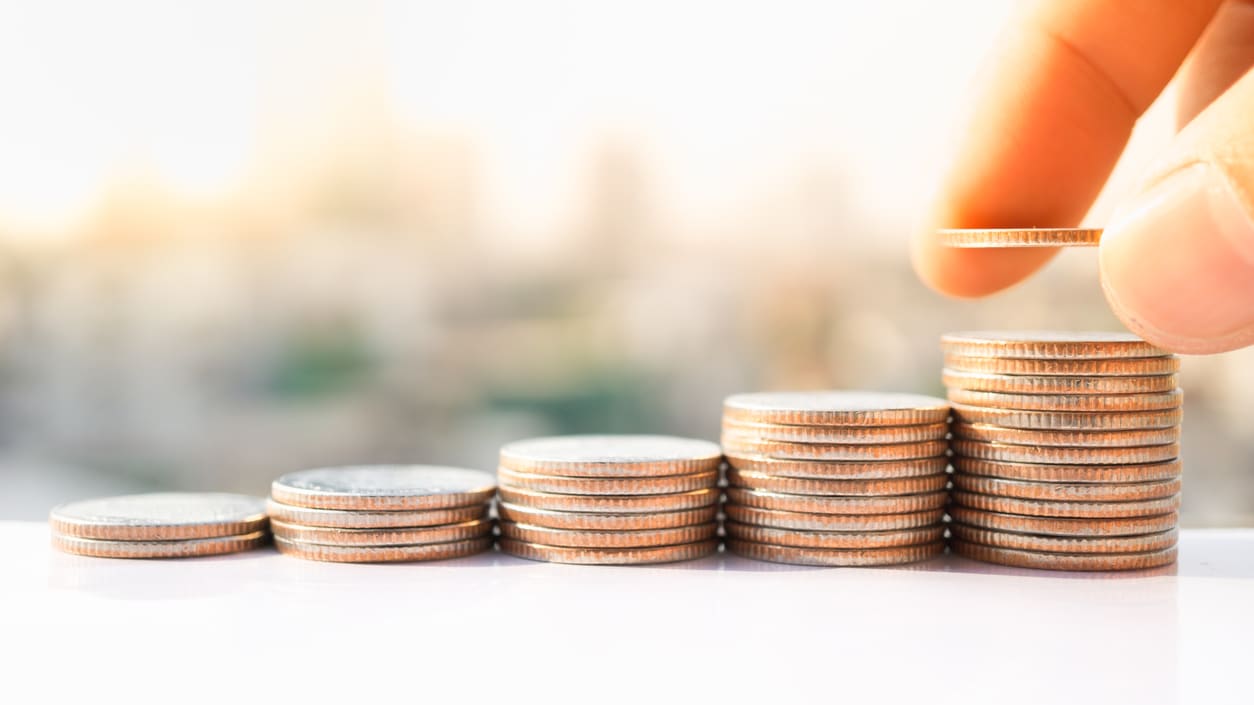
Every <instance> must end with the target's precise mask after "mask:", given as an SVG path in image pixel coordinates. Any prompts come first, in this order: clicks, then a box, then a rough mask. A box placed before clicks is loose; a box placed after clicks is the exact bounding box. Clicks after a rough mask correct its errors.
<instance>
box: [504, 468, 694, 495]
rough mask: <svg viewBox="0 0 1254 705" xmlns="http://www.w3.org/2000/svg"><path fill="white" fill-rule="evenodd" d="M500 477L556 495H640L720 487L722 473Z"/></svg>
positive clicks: (506, 482)
mask: <svg viewBox="0 0 1254 705" xmlns="http://www.w3.org/2000/svg"><path fill="white" fill-rule="evenodd" d="M496 476H497V478H498V479H499V480H500V483H501V484H502V485H506V486H509V487H515V488H518V489H522V490H535V491H537V492H553V493H555V494H583V495H639V494H674V493H676V492H691V491H692V490H699V489H702V488H704V487H714V486H715V485H717V484H718V471H717V470H710V471H707V472H698V473H693V474H691V475H665V476H660V477H559V476H557V475H535V474H532V473H524V472H515V471H513V470H510V469H509V468H499V469H498V470H497V471H496Z"/></svg>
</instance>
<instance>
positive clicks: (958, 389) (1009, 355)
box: [941, 332, 1182, 570]
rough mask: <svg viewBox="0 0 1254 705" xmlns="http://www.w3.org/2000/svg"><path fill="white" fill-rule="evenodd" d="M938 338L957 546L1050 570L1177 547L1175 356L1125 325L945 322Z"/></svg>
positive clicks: (1169, 554) (1122, 560) (1159, 554)
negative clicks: (966, 328)
mask: <svg viewBox="0 0 1254 705" xmlns="http://www.w3.org/2000/svg"><path fill="white" fill-rule="evenodd" d="M941 345H942V348H943V349H944V352H945V371H944V373H943V374H944V382H945V386H947V387H948V388H949V399H950V401H951V402H952V404H953V418H954V423H953V426H952V433H953V440H952V449H953V456H954V457H953V459H952V462H953V466H954V476H953V486H954V489H953V493H952V506H951V507H950V509H949V514H950V517H951V519H952V523H951V525H950V533H951V535H952V540H951V544H950V545H951V548H952V550H953V551H954V552H955V553H958V554H961V555H964V556H967V557H970V558H974V559H977V560H982V561H988V562H991V563H1003V564H1006V565H1013V566H1020V567H1028V568H1051V569H1056V570H1129V569H1140V568H1153V567H1157V566H1162V565H1167V564H1170V563H1172V562H1174V561H1175V559H1176V523H1177V510H1178V509H1179V506H1180V471H1181V463H1180V459H1179V454H1180V444H1179V440H1180V418H1181V408H1180V405H1181V401H1182V394H1181V391H1180V389H1179V388H1177V386H1176V371H1177V370H1178V369H1179V365H1180V362H1179V359H1178V358H1176V357H1175V356H1174V355H1170V354H1168V353H1166V352H1165V351H1163V350H1160V349H1158V348H1156V347H1154V346H1152V345H1150V344H1149V343H1146V342H1145V341H1143V340H1141V339H1139V338H1137V337H1135V336H1132V335H1128V334H1123V333H1060V332H973V333H954V334H951V335H946V336H944V337H943V338H942V343H941Z"/></svg>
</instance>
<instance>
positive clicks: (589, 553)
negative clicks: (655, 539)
mask: <svg viewBox="0 0 1254 705" xmlns="http://www.w3.org/2000/svg"><path fill="white" fill-rule="evenodd" d="M500 546H501V550H502V551H504V552H506V553H508V554H511V555H514V556H518V557H519V558H526V559H529V560H533V561H548V562H549V563H576V564H581V565H643V564H647V563H674V562H676V561H690V560H692V559H694V558H702V557H704V556H708V555H711V554H713V553H715V552H717V551H718V539H710V540H708V541H698V542H696V543H685V544H679V545H677V546H655V547H642V548H572V547H569V546H545V545H543V544H538V543H527V542H525V541H514V540H513V539H506V538H502V539H501V541H500Z"/></svg>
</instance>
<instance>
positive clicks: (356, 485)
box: [270, 465, 496, 511]
mask: <svg viewBox="0 0 1254 705" xmlns="http://www.w3.org/2000/svg"><path fill="white" fill-rule="evenodd" d="M495 491H496V478H495V477H493V476H492V474H491V473H486V472H483V471H482V470H467V469H464V468H448V467H437V466H431V465H374V466H370V465H363V466H357V467H342V468H319V469H316V470H302V471H300V472H293V473H288V474H286V475H283V476H282V477H280V478H279V479H277V480H275V481H274V483H273V484H272V485H271V486H270V496H271V497H273V498H274V501H276V502H279V503H281V504H290V505H295V506H298V507H310V508H313V509H354V510H366V511H391V510H405V511H409V510H414V509H447V508H449V507H468V506H471V505H474V504H483V503H484V502H487V501H488V499H489V498H490V497H492V493H493V492H495Z"/></svg>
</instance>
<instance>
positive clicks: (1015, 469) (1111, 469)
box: [951, 457, 1183, 482]
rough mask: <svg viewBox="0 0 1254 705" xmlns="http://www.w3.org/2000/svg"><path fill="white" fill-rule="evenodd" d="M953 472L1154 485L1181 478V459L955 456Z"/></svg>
mask: <svg viewBox="0 0 1254 705" xmlns="http://www.w3.org/2000/svg"><path fill="white" fill-rule="evenodd" d="M951 460H952V461H953V464H954V469H955V470H956V471H957V472H960V473H962V474H964V475H984V476H986V477H1000V478H1003V479H1006V480H1027V481H1029V482H1151V481H1153V480H1170V479H1172V478H1177V477H1180V471H1181V468H1182V467H1183V464H1182V463H1181V462H1180V461H1179V460H1169V461H1167V462H1165V463H1149V464H1146V465H1040V464H1035V463H1006V462H1001V461H997V460H980V459H978V458H963V457H954V458H952V459H951Z"/></svg>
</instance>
